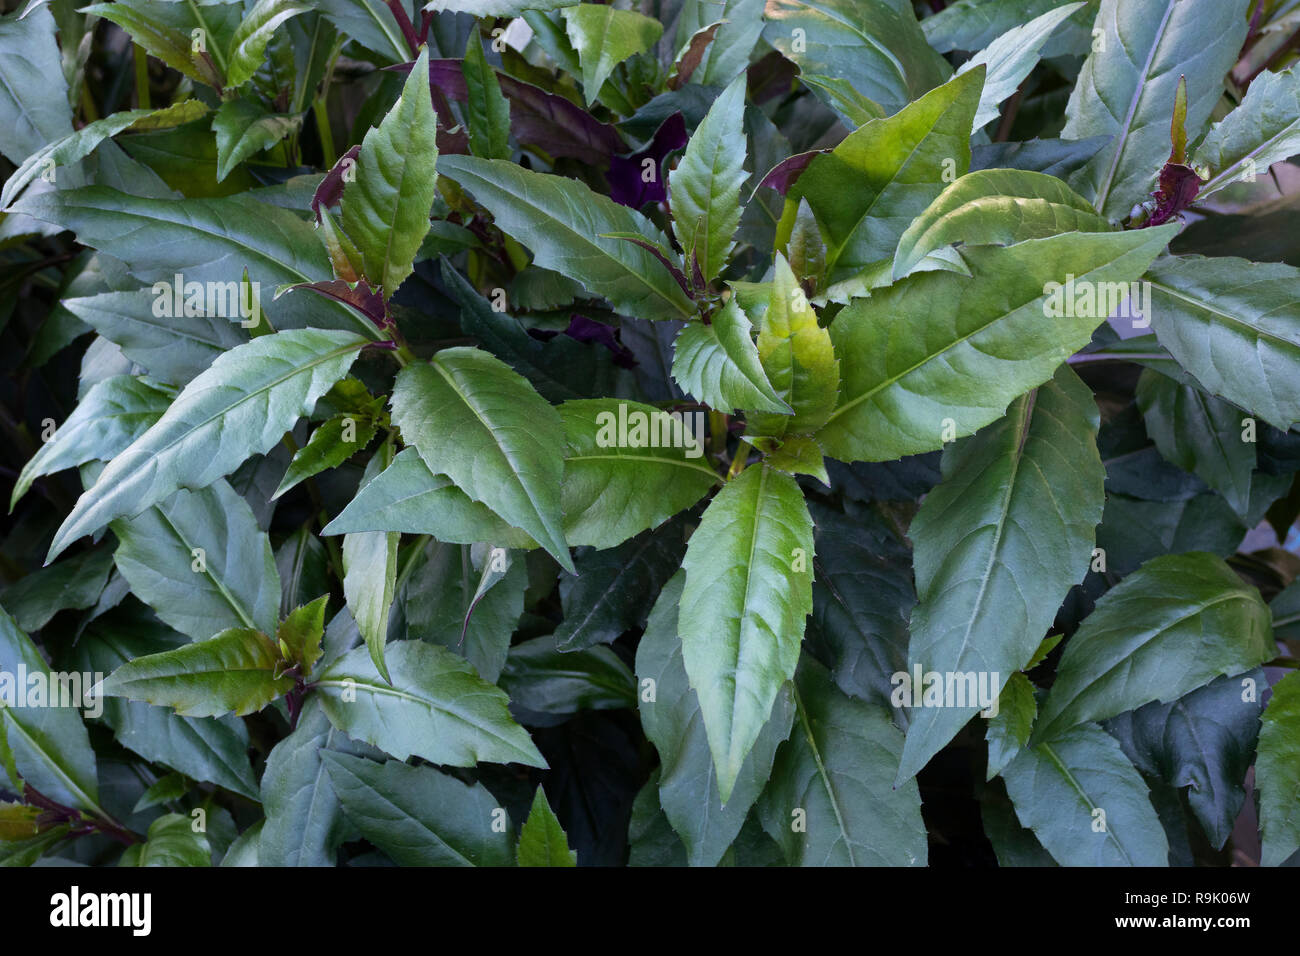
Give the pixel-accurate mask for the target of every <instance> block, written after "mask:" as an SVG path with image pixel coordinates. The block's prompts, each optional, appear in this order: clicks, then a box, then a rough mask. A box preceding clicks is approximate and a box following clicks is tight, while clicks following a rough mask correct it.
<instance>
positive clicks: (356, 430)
mask: <svg viewBox="0 0 1300 956" xmlns="http://www.w3.org/2000/svg"><path fill="white" fill-rule="evenodd" d="M374 437H375V422H374V419H373V418H369V417H366V416H365V415H360V414H357V413H356V412H340V413H339V414H337V415H335V416H333V417H332V418H329V419H327V420H325V421H323V422H321V423H320V424H319V425H317V426H316V430H315V431H314V432H312V433H311V438H309V439H307V444H305V445H303V446H302V447H301V448H299V449H298V451H297V452H295V453H294V456H293V460H292V461H290V462H289V467H288V468H287V469H286V470H285V473H284V477H283V478H282V479H281V480H280V484H279V487H277V488H276V489H275V493H274V494H273V495H271V498H272V500H274V499H276V498H279V497H280V496H281V495H283V494H284V493H285V492H286V491H288V490H289V489H290V488H293V487H295V486H296V485H297V484H298V483H299V482H300V481H305V480H306V479H308V478H310V477H312V476H313V475H318V474H320V473H321V472H322V471H328V470H329V469H331V468H337V467H338V466H339V465H341V464H343V463H344V462H345V461H347V460H348V459H349V458H351V457H352V456H353V455H355V454H356V453H357V452H359V451H361V450H363V449H364V448H365V447H366V446H367V445H369V444H370V439H372V438H374Z"/></svg>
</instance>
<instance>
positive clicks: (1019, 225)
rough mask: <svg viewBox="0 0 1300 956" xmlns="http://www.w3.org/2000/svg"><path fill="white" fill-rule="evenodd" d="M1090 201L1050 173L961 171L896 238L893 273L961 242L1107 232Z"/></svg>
mask: <svg viewBox="0 0 1300 956" xmlns="http://www.w3.org/2000/svg"><path fill="white" fill-rule="evenodd" d="M1111 229H1112V226H1111V225H1110V223H1109V222H1108V221H1107V220H1106V219H1103V218H1102V217H1101V216H1098V215H1097V214H1096V213H1095V212H1093V209H1092V204H1091V203H1089V202H1088V201H1087V200H1086V199H1084V198H1083V197H1082V196H1080V195H1079V194H1078V193H1076V192H1075V191H1074V190H1073V189H1071V188H1070V187H1069V186H1067V185H1065V183H1063V182H1061V181H1060V180H1059V179H1057V178H1056V177H1054V176H1045V175H1043V174H1042V173H1035V172H1028V171H1024V170H1018V169H985V170H980V171H979V172H974V173H968V174H967V175H965V176H962V177H961V178H960V179H958V180H957V181H956V182H954V183H953V184H952V185H951V186H949V187H948V188H947V189H945V190H944V191H943V192H942V193H940V194H939V197H938V198H937V199H935V201H934V202H932V203H931V204H930V206H929V208H928V209H926V210H925V212H924V213H922V214H921V215H920V216H918V217H917V218H916V220H915V221H914V222H913V223H912V225H910V226H909V227H908V228H907V231H906V232H904V233H903V235H902V237H901V238H900V239H899V240H898V250H897V251H896V252H895V253H894V271H893V276H894V279H896V280H897V279H901V278H902V277H903V276H905V275H907V274H908V273H909V272H912V271H913V270H915V269H916V268H917V266H918V265H920V264H921V262H922V260H923V259H925V257H926V256H927V255H929V254H930V253H932V252H935V251H936V250H939V249H942V248H943V247H944V246H948V245H951V244H953V243H957V242H961V243H964V244H965V245H968V246H973V245H988V244H997V245H1004V246H1005V245H1010V244H1011V243H1013V242H1023V241H1024V240H1026V239H1045V238H1047V237H1048V236H1055V235H1060V234H1061V233H1063V232H1109V231H1111Z"/></svg>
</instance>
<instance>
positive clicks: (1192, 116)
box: [1061, 0, 1250, 220]
mask: <svg viewBox="0 0 1300 956" xmlns="http://www.w3.org/2000/svg"><path fill="white" fill-rule="evenodd" d="M1249 5H1250V0H1223V2H1222V3H1216V4H1214V5H1213V7H1202V6H1199V5H1196V4H1188V3H1183V2H1181V0H1102V3H1101V11H1100V13H1098V15H1097V21H1096V22H1097V29H1100V30H1101V31H1102V33H1101V34H1100V35H1099V36H1098V37H1097V39H1096V41H1095V42H1094V44H1093V52H1092V53H1091V54H1089V56H1088V59H1087V60H1086V61H1085V62H1084V64H1083V70H1082V71H1081V72H1080V73H1079V79H1078V82H1077V83H1076V84H1075V86H1074V91H1073V92H1072V93H1071V95H1070V102H1069V105H1067V106H1066V108H1065V115H1066V117H1067V121H1066V124H1065V129H1064V130H1062V132H1061V135H1062V136H1063V137H1064V138H1066V139H1086V138H1088V137H1090V136H1110V137H1112V139H1111V142H1110V144H1109V145H1108V146H1104V147H1102V149H1101V150H1100V151H1099V152H1098V153H1097V155H1096V156H1095V157H1093V159H1092V160H1091V161H1089V163H1088V164H1087V165H1086V166H1084V167H1083V168H1082V169H1080V170H1079V171H1078V172H1077V173H1075V174H1074V175H1073V176H1072V177H1071V179H1070V183H1071V185H1072V186H1074V188H1075V189H1077V190H1078V191H1079V192H1080V193H1082V194H1083V195H1084V196H1085V197H1086V198H1088V199H1091V200H1092V201H1093V204H1094V205H1095V206H1096V208H1097V211H1098V212H1100V213H1101V214H1102V215H1104V216H1106V217H1107V218H1109V219H1114V220H1118V219H1123V218H1124V217H1125V216H1127V215H1128V214H1129V210H1130V209H1131V208H1132V207H1133V205H1134V204H1136V203H1139V202H1142V201H1143V200H1145V199H1146V198H1147V197H1148V195H1149V194H1150V193H1151V192H1152V190H1154V189H1155V187H1156V179H1157V177H1158V176H1159V173H1160V170H1161V168H1162V167H1163V166H1164V163H1165V160H1166V159H1168V158H1169V147H1170V143H1169V117H1170V115H1171V114H1172V113H1173V109H1174V96H1175V92H1176V90H1177V87H1178V81H1179V79H1180V78H1182V77H1184V76H1186V78H1187V134H1188V137H1189V138H1190V139H1191V140H1192V141H1195V140H1196V139H1197V138H1198V137H1199V136H1200V134H1201V132H1202V131H1203V130H1204V129H1205V124H1206V122H1207V121H1208V120H1209V118H1210V113H1211V112H1212V111H1213V109H1214V107H1215V105H1216V104H1217V103H1218V102H1219V99H1220V98H1221V97H1222V95H1223V81H1224V76H1225V75H1226V74H1227V72H1228V70H1229V69H1231V68H1232V66H1233V64H1235V63H1236V62H1237V57H1238V55H1239V54H1240V53H1241V47H1242V43H1243V41H1244V40H1245V39H1246V10H1247V7H1248V6H1249Z"/></svg>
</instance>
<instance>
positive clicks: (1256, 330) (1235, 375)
mask: <svg viewBox="0 0 1300 956" xmlns="http://www.w3.org/2000/svg"><path fill="white" fill-rule="evenodd" d="M1146 280H1147V281H1148V282H1150V283H1151V301H1152V310H1151V324H1152V326H1153V327H1154V328H1155V331H1156V335H1157V336H1158V337H1159V339H1160V344H1161V345H1163V346H1164V347H1165V348H1166V349H1168V350H1169V353H1170V354H1171V355H1172V356H1173V357H1174V358H1175V359H1177V360H1178V364H1179V365H1181V366H1182V367H1183V368H1184V369H1186V370H1187V371H1188V372H1190V373H1191V374H1192V375H1194V376H1195V377H1196V380H1197V381H1198V382H1200V383H1201V384H1202V385H1204V386H1205V388H1206V390H1207V391H1209V392H1210V393H1211V394H1213V395H1219V396H1221V397H1223V398H1226V399H1227V400H1228V401H1230V402H1232V403H1233V404H1235V405H1239V406H1241V407H1242V408H1244V409H1247V410H1248V411H1250V412H1251V413H1253V414H1255V415H1258V416H1259V417H1261V418H1263V419H1264V420H1265V421H1267V422H1269V423H1270V424H1273V425H1276V426H1277V427H1278V428H1281V429H1283V430H1284V431H1285V430H1288V429H1290V427H1291V425H1292V424H1293V423H1295V422H1300V378H1297V377H1296V376H1295V375H1294V374H1293V372H1294V370H1295V369H1296V368H1297V367H1300V331H1297V330H1298V329H1300V326H1298V325H1297V320H1300V269H1295V268H1292V267H1291V266H1287V265H1283V264H1282V263H1272V262H1248V261H1247V260H1245V259H1230V258H1221V259H1206V258H1203V257H1201V256H1168V257H1165V258H1162V259H1158V260H1156V262H1155V263H1154V264H1153V265H1152V267H1151V269H1150V271H1149V272H1148V273H1147V275H1146Z"/></svg>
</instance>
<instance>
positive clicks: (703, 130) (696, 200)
mask: <svg viewBox="0 0 1300 956" xmlns="http://www.w3.org/2000/svg"><path fill="white" fill-rule="evenodd" d="M573 9H575V10H581V9H582V7H575V8H573ZM744 115H745V80H744V79H743V78H741V77H737V78H736V79H735V80H733V81H732V83H731V85H729V86H728V87H727V88H726V89H725V90H723V91H722V93H721V94H720V95H719V96H718V98H717V99H716V100H714V101H713V105H712V106H710V107H709V112H708V113H706V114H705V116H704V119H703V120H701V121H700V125H699V126H698V127H697V128H696V130H695V133H694V135H692V136H691V138H690V141H689V142H688V143H687V144H686V153H685V154H684V155H683V156H682V158H681V161H680V162H679V163H678V164H677V168H676V169H674V170H673V171H672V172H671V173H670V174H669V176H668V198H669V207H670V209H671V210H672V216H673V234H674V235H675V236H676V237H677V244H678V245H679V246H681V248H682V250H683V253H684V255H685V257H686V261H687V262H690V261H691V256H692V255H694V256H695V257H696V258H697V259H698V260H699V264H700V272H701V273H702V274H703V276H704V281H705V282H711V281H713V280H714V279H715V278H717V277H718V275H719V274H720V273H721V272H722V270H723V267H725V266H726V264H727V258H728V257H729V256H730V255H731V250H732V248H733V247H734V246H735V242H734V241H733V239H732V236H733V235H734V234H735V232H736V227H737V226H738V225H740V214H741V207H740V187H741V186H742V185H744V183H745V181H746V180H747V179H748V178H749V174H748V173H746V172H745V168H744V167H745V153H746V140H745V130H744V122H743V121H744Z"/></svg>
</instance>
